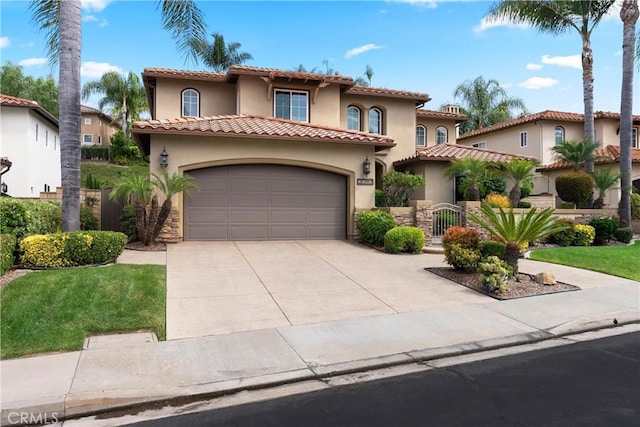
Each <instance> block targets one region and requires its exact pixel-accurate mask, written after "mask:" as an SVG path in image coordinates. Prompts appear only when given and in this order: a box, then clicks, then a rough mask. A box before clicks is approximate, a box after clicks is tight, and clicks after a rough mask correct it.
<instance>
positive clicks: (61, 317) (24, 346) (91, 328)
mask: <svg viewBox="0 0 640 427" xmlns="http://www.w3.org/2000/svg"><path fill="white" fill-rule="evenodd" d="M165 295H166V283H165V267H164V266H156V265H122V264H116V265H110V266H106V267H88V268H74V269H65V270H48V271H38V272H33V273H29V274H27V275H26V276H23V277H19V278H17V279H15V280H14V281H12V282H11V283H9V284H8V285H7V286H6V287H5V288H4V289H2V291H1V293H0V321H1V322H0V339H1V341H0V342H1V351H0V357H1V358H2V359H5V358H13V357H20V356H25V355H32V354H38V353H46V352H56V351H70V350H79V349H81V348H82V345H83V343H84V339H85V337H86V336H87V335H94V334H105V333H117V332H127V331H136V330H143V329H144V330H152V331H155V333H156V334H157V336H158V339H160V340H163V339H165V302H166V300H165Z"/></svg>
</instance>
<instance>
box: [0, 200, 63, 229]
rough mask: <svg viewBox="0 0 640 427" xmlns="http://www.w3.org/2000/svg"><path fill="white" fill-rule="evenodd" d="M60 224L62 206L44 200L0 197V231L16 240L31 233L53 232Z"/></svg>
mask: <svg viewBox="0 0 640 427" xmlns="http://www.w3.org/2000/svg"><path fill="white" fill-rule="evenodd" d="M61 225H62V208H61V207H60V205H59V204H58V203H55V202H48V201H44V200H19V199H12V198H8V197H3V198H1V199H0V233H6V234H13V235H14V236H16V238H17V239H18V240H20V239H21V238H22V237H24V236H28V235H31V234H46V233H54V232H56V231H58V230H60V227H61Z"/></svg>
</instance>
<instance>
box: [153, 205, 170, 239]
mask: <svg viewBox="0 0 640 427" xmlns="http://www.w3.org/2000/svg"><path fill="white" fill-rule="evenodd" d="M171 207H172V203H171V199H166V200H165V201H164V202H163V203H162V207H161V208H160V215H158V222H156V226H155V228H154V229H153V240H154V241H155V240H156V239H157V238H158V236H160V232H161V231H162V227H163V226H164V223H165V222H167V218H169V214H170V213H171Z"/></svg>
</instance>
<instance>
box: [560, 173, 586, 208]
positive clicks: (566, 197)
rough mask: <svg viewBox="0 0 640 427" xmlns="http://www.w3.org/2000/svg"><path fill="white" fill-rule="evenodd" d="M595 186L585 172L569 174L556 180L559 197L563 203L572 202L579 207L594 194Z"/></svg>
mask: <svg viewBox="0 0 640 427" xmlns="http://www.w3.org/2000/svg"><path fill="white" fill-rule="evenodd" d="M593 186H594V183H593V178H591V175H587V174H586V173H584V172H574V173H567V174H564V175H560V176H559V177H557V178H556V192H557V193H558V196H560V198H561V199H562V200H563V201H565V202H572V203H575V204H576V205H578V206H580V204H581V203H583V202H585V201H587V200H588V199H589V197H590V196H591V195H592V194H593ZM572 207H573V206H572Z"/></svg>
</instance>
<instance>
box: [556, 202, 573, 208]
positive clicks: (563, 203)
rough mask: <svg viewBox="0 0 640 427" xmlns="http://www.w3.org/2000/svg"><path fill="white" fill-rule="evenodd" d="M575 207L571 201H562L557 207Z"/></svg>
mask: <svg viewBox="0 0 640 427" xmlns="http://www.w3.org/2000/svg"><path fill="white" fill-rule="evenodd" d="M573 208H575V205H574V204H573V203H571V202H562V203H560V206H558V209H573Z"/></svg>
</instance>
